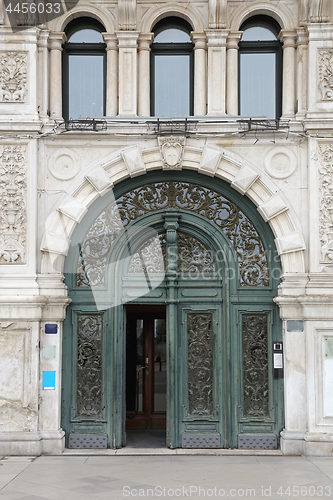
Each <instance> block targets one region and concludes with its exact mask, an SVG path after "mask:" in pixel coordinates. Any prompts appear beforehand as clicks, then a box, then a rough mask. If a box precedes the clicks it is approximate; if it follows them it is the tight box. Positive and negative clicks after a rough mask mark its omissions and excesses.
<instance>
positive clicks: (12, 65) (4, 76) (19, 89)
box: [0, 51, 28, 103]
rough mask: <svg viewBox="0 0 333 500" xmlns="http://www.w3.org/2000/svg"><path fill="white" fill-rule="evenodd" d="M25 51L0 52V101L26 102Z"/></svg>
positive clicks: (26, 55)
mask: <svg viewBox="0 0 333 500" xmlns="http://www.w3.org/2000/svg"><path fill="white" fill-rule="evenodd" d="M27 59H28V54H27V52H14V51H6V52H0V102H15V103H18V102H26V95H27Z"/></svg>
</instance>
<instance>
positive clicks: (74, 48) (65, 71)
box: [62, 18, 107, 120]
mask: <svg viewBox="0 0 333 500" xmlns="http://www.w3.org/2000/svg"><path fill="white" fill-rule="evenodd" d="M83 29H94V30H95V31H99V32H100V33H103V31H105V30H104V28H103V26H102V25H101V24H100V23H99V22H98V21H95V20H94V19H90V18H81V19H80V20H75V22H74V24H73V25H72V23H70V24H69V25H68V27H67V29H66V30H65V33H66V36H67V37H68V38H70V37H71V36H72V35H73V34H74V33H76V32H77V31H81V30H83ZM73 55H78V56H87V55H89V56H90V55H99V56H103V77H102V78H103V116H105V115H106V74H107V73H106V71H107V66H106V64H107V60H106V57H107V55H106V43H100V42H99V43H83V42H80V43H71V42H68V41H67V42H65V43H64V45H63V53H62V105H63V108H62V109H63V117H64V119H65V120H70V119H71V117H70V116H69V56H73ZM94 116H95V115H94ZM75 119H77V118H75Z"/></svg>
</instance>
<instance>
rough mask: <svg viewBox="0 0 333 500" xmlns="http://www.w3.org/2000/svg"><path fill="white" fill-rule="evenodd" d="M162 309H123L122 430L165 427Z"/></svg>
mask: <svg viewBox="0 0 333 500" xmlns="http://www.w3.org/2000/svg"><path fill="white" fill-rule="evenodd" d="M166 387H167V353H166V318H165V307H164V306H155V307H144V306H140V307H135V306H128V307H127V308H126V391H125V404H126V429H165V426H166V404H167V402H166Z"/></svg>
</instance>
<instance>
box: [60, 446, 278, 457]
mask: <svg viewBox="0 0 333 500" xmlns="http://www.w3.org/2000/svg"><path fill="white" fill-rule="evenodd" d="M63 455H67V456H78V455H86V456H88V455H89V456H90V455H100V456H104V455H113V456H121V457H123V456H140V455H144V456H163V455H214V456H232V455H235V456H284V455H283V453H282V451H281V450H226V449H216V448H215V449H210V450H208V449H185V448H176V449H174V450H171V449H170V448H130V447H128V446H125V447H124V448H120V449H118V450H111V449H107V450H70V449H66V450H65V451H64V452H63Z"/></svg>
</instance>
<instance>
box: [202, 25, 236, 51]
mask: <svg viewBox="0 0 333 500" xmlns="http://www.w3.org/2000/svg"><path fill="white" fill-rule="evenodd" d="M229 31H230V30H222V29H215V30H213V29H211V30H205V33H206V36H207V47H226V46H227V38H228V35H229Z"/></svg>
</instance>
